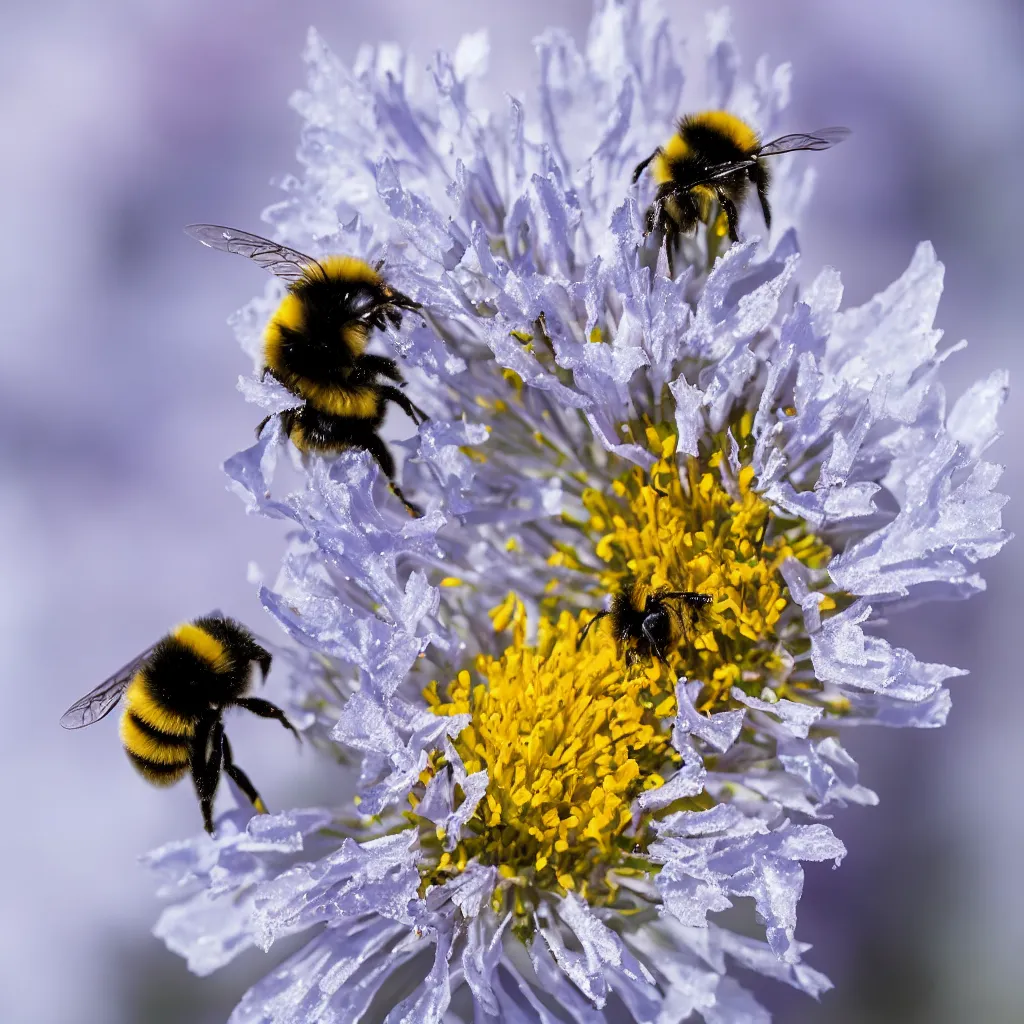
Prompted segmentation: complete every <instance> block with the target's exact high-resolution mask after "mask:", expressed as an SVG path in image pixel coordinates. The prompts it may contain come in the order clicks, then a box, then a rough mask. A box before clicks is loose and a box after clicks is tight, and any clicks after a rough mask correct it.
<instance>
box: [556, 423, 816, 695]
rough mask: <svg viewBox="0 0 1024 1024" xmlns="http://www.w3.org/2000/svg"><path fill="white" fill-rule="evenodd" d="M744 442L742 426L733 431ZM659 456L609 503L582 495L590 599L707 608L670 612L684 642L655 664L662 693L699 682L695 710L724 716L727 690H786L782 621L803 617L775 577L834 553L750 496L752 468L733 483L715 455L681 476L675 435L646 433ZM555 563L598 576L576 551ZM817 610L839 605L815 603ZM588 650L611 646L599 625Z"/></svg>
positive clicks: (604, 497)
mask: <svg viewBox="0 0 1024 1024" xmlns="http://www.w3.org/2000/svg"><path fill="white" fill-rule="evenodd" d="M736 431H737V432H738V433H739V434H740V440H741V442H742V441H743V440H744V439H745V438H746V435H748V434H749V418H745V420H744V421H743V422H741V423H740V424H738V425H737V427H736ZM647 439H648V443H649V444H650V446H651V448H652V450H653V451H654V452H655V453H656V454H658V455H659V456H660V458H659V460H658V462H657V463H656V464H655V466H654V467H653V469H652V471H651V473H650V474H649V475H646V474H644V473H643V472H641V471H640V470H639V469H637V470H633V471H630V472H628V473H627V474H626V475H625V476H623V477H621V478H620V479H618V480H616V481H615V483H614V484H613V486H612V488H611V491H612V493H610V494H605V493H602V492H599V491H596V490H589V491H586V492H585V493H584V495H583V503H584V506H585V507H586V509H587V511H588V512H589V513H590V518H589V520H588V521H586V522H584V523H582V524H580V527H581V530H582V531H583V532H584V534H585V535H586V536H587V538H588V539H589V540H590V542H591V544H592V545H593V551H594V553H595V554H596V556H597V558H598V560H599V563H600V567H599V568H598V569H597V576H598V580H599V586H598V587H597V588H596V589H595V596H597V595H600V594H606V593H615V592H616V591H618V590H620V589H621V588H622V586H623V584H624V583H625V582H626V581H627V580H629V579H631V578H632V579H635V580H637V581H639V582H640V583H641V584H643V585H645V586H646V587H648V588H650V590H651V591H658V590H669V591H697V592H699V593H701V594H707V595H709V596H710V597H711V598H712V601H711V603H710V604H709V605H707V606H705V607H703V608H701V609H700V610H688V609H687V608H686V606H685V605H676V607H677V608H679V609H680V611H679V614H680V615H681V616H682V617H683V623H682V625H683V627H684V628H683V630H682V632H683V636H682V639H681V641H680V643H679V644H677V645H676V646H675V647H674V648H673V649H672V651H671V653H669V654H668V655H667V663H665V664H663V665H662V669H663V673H664V677H665V684H664V685H668V683H667V681H668V680H670V679H671V680H674V679H675V678H676V677H677V676H685V677H686V678H688V679H691V680H701V681H702V682H703V683H704V686H703V689H702V691H701V694H700V698H699V702H698V707H699V708H700V709H701V710H704V711H710V710H719V709H720V708H721V707H724V706H728V704H729V700H730V697H729V693H730V690H731V688H732V687H733V686H740V687H742V688H743V689H744V690H746V691H747V692H748V693H751V694H753V695H757V696H760V694H761V691H762V690H763V688H764V687H766V686H768V687H771V688H772V689H773V690H775V691H776V692H777V693H779V694H780V695H781V694H785V695H786V696H793V695H794V694H793V693H791V692H789V690H788V689H787V677H788V673H789V669H790V666H791V664H792V658H791V654H792V653H793V652H791V651H787V650H786V648H785V643H784V641H785V639H786V633H787V628H786V627H787V623H788V624H789V625H790V626H791V627H792V628H791V629H790V631H791V632H794V634H795V633H796V632H799V629H798V621H799V617H798V616H794V615H790V616H787V615H786V612H787V609H788V608H789V606H790V600H789V594H788V591H787V589H786V586H785V582H784V580H783V578H782V575H781V573H780V571H779V570H780V568H781V566H782V564H783V563H784V562H785V561H786V559H788V558H795V559H797V560H799V561H801V562H803V563H804V564H805V565H807V566H808V567H810V568H813V569H819V568H823V567H824V565H825V564H826V563H827V561H828V558H829V556H830V550H829V548H828V547H827V545H825V544H824V543H823V542H822V541H820V540H819V539H818V538H817V537H815V536H814V535H813V534H810V533H808V532H807V530H806V527H804V526H802V525H800V524H796V523H789V522H785V521H783V520H781V519H778V518H777V517H776V516H775V515H774V513H773V512H772V510H771V508H770V507H769V506H768V505H767V504H766V503H765V502H764V501H763V500H762V499H761V498H760V497H759V496H758V495H757V494H756V493H755V492H754V491H753V490H752V489H751V485H752V483H753V479H754V470H753V468H752V467H750V466H744V467H743V468H742V469H740V470H739V472H738V473H737V474H735V476H733V475H732V474H730V473H728V472H727V470H726V466H725V462H724V460H723V459H722V458H721V456H720V455H716V456H713V457H712V458H711V459H709V460H707V462H706V463H705V464H704V465H702V464H701V463H700V462H699V461H698V460H696V459H691V460H689V462H688V463H687V464H686V467H685V470H684V473H683V475H682V476H681V475H680V472H679V470H678V469H677V463H676V459H675V457H674V455H675V440H676V439H675V436H674V435H671V434H670V435H668V436H660V435H659V433H658V432H657V431H655V430H653V429H651V430H649V431H648V438H647ZM551 562H552V564H556V565H564V566H568V567H571V568H575V569H579V570H582V571H585V572H593V571H594V569H593V568H592V567H591V566H588V565H586V564H585V563H584V562H583V561H582V560H581V559H580V558H579V557H578V554H577V552H576V550H575V549H574V548H572V547H570V546H568V545H562V546H560V547H559V550H558V551H557V552H556V553H555V555H554V556H552V558H551ZM821 602H822V603H821V609H822V611H826V612H827V611H828V610H830V609H831V608H832V607H834V601H833V599H832V598H831V597H828V596H827V595H823V596H822V598H821ZM591 635H592V636H593V637H594V639H593V640H588V641H587V646H588V647H594V648H597V647H610V646H613V645H612V641H611V639H610V637H609V636H608V633H607V632H606V629H605V627H604V626H603V624H599V626H598V627H595V629H594V630H592V632H591Z"/></svg>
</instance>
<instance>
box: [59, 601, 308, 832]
mask: <svg viewBox="0 0 1024 1024" xmlns="http://www.w3.org/2000/svg"><path fill="white" fill-rule="evenodd" d="M270 661H271V656H270V654H269V652H268V651H266V650H264V649H263V648H262V647H261V646H260V645H259V644H258V643H257V642H256V640H255V638H254V637H253V635H252V633H250V632H249V630H247V629H246V628H245V626H243V625H241V624H240V623H238V622H235V621H234V620H233V619H229V618H227V617H225V616H223V615H221V614H220V612H212V613H211V614H209V615H206V616H204V617H202V618H199V619H195V620H194V621H192V622H186V623H183V624H182V625H180V626H178V627H176V628H175V629H174V630H172V632H170V633H169V634H168V635H167V636H165V637H163V638H161V639H160V640H158V641H157V642H156V643H155V644H153V646H152V647H150V648H149V649H148V650H145V651H143V652H142V654H140V655H139V656H138V657H137V658H135V659H133V660H132V661H130V662H128V664H127V665H125V666H124V668H122V669H121V670H120V671H118V672H115V673H114V674H113V675H112V676H111V677H110V678H109V679H107V680H106V681H105V682H102V683H100V685H99V686H97V687H96V689H95V690H93V691H92V692H91V693H88V694H86V695H85V696H84V697H82V698H81V700H78V701H76V702H75V703H74V704H72V705H71V707H70V708H68V710H67V711H66V712H65V713H64V716H63V717H62V718H61V720H60V724H61V725H62V726H63V727H64V728H65V729H81V728H82V727H83V726H86V725H92V724H93V722H98V721H99V720H100V719H101V718H105V717H106V716H107V715H108V714H110V712H111V711H112V710H113V709H114V706H115V705H116V704H117V702H118V701H119V700H120V699H121V697H122V696H124V711H123V713H122V715H121V742H122V743H123V744H124V749H125V752H126V753H127V754H128V759H129V760H130V761H131V762H132V764H133V765H134V766H135V768H136V769H137V770H138V772H139V773H140V774H141V775H142V776H143V778H145V779H146V780H148V781H149V782H152V783H153V784H154V785H157V786H170V785H172V784H173V783H175V782H178V781H179V780H180V779H181V778H182V777H184V776H185V775H187V774H191V776H192V781H193V783H194V784H195V788H196V795H197V796H198V797H199V805H200V808H201V809H202V813H203V826H204V827H205V829H206V831H207V832H210V833H212V832H213V817H212V814H213V798H214V795H215V794H216V792H217V784H218V783H219V782H220V775H221V771H225V772H227V773H228V775H229V776H230V777H231V778H232V779H234V781H235V783H236V784H237V785H238V788H239V789H241V790H242V792H243V793H245V795H246V796H247V797H248V798H249V800H251V801H252V805H253V807H255V808H256V811H257V812H258V813H259V814H266V813H267V808H266V805H265V804H264V803H263V800H262V799H261V798H260V795H259V793H257V792H256V787H255V786H253V784H252V782H250V781H249V776H248V775H246V774H245V772H243V771H242V769H241V768H239V767H238V765H236V764H235V762H234V758H233V757H232V754H231V744H230V743H229V742H228V738H227V736H226V735H225V734H224V723H223V721H222V716H223V714H224V711H225V709H226V708H228V707H239V708H245V710H247V711H251V712H252V713H253V714H254V715H259V716H260V717H261V718H275V719H277V721H279V722H280V723H281V724H282V725H283V726H284V727H285V728H286V729H290V730H291V731H292V733H294V734H295V737H296V738H298V735H299V734H298V733H297V732H296V731H295V727H294V726H293V725H292V724H291V722H289V721H288V719H287V718H286V717H285V714H284V712H283V711H282V710H281V709H280V708H279V707H277V705H276V704H271V703H270V701H268V700H262V699H261V698H259V697H247V696H246V691H247V690H248V689H249V685H250V682H251V677H252V674H253V669H254V666H259V669H260V672H261V674H262V677H263V678H264V679H266V676H267V672H268V671H269V670H270Z"/></svg>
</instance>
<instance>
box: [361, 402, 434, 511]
mask: <svg viewBox="0 0 1024 1024" xmlns="http://www.w3.org/2000/svg"><path fill="white" fill-rule="evenodd" d="M389 390H391V391H394V392H395V394H396V395H401V396H402V398H405V395H402V392H401V391H398V390H397V389H396V388H390V389H389ZM349 444H351V445H354V446H355V447H357V448H363V449H365V450H366V451H368V452H369V453H370V454H371V455H372V456H373V457H374V459H376V460H377V465H378V466H380V470H381V472H382V473H383V474H384V475H385V476H386V477H387V478H388V483H389V486H390V487H391V493H392V494H394V496H395V497H396V498H397V499H398V500H399V501H400V502H401V503H402V504H403V505H404V506H405V507H406V508H407V509H408V510H409V514H410V515H412V516H414V517H415V518H416V519H419V518H420V517H421V516H422V515H423V510H422V509H421V508H420V507H419V506H418V505H414V504H413V503H412V502H411V501H409V500H408V498H406V496H405V495H404V494H403V493H402V488H401V487H399V486H398V484H396V483H395V460H394V458H392V456H391V452H389V451H388V446H387V445H386V444H385V443H384V441H383V440H382V439H381V437H380V436H379V435H378V434H375V433H374V432H373V431H372V430H367V431H365V432H364V433H362V434H356V435H354V436H353V437H352V438H351V440H350V441H349Z"/></svg>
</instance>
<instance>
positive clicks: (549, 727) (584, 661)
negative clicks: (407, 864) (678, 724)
mask: <svg viewBox="0 0 1024 1024" xmlns="http://www.w3.org/2000/svg"><path fill="white" fill-rule="evenodd" d="M492 614H493V617H494V621H495V627H496V628H498V629H502V628H504V627H505V626H507V625H508V624H509V622H511V625H512V643H511V645H510V646H509V647H508V648H507V649H506V650H505V652H504V653H503V654H502V655H501V657H500V658H494V657H491V656H485V655H481V656H479V657H478V658H477V660H476V664H475V666H474V671H473V672H468V671H463V672H460V673H459V676H458V678H457V679H456V680H455V681H453V682H452V683H451V684H450V685H449V686H448V687H447V689H446V692H445V694H444V695H443V696H442V695H441V693H440V692H439V689H438V685H437V683H436V682H434V683H431V684H430V686H429V687H428V688H427V689H426V691H425V696H426V699H427V701H428V703H429V704H430V706H431V709H432V710H433V711H434V713H435V714H438V715H457V714H464V713H467V712H468V713H469V714H470V715H472V721H471V723H470V725H468V726H467V727H466V728H465V729H464V730H463V731H462V732H461V733H460V734H459V736H458V737H457V739H456V740H455V743H454V745H455V748H456V749H457V751H458V753H459V756H460V757H461V758H462V759H463V762H464V763H465V766H466V770H467V771H469V772H474V771H479V770H480V769H486V770H487V772H488V776H489V784H488V787H487V792H486V794H485V796H484V798H483V799H482V800H481V801H480V804H479V805H478V807H477V810H476V813H475V814H474V816H473V817H472V818H471V820H470V822H469V826H468V828H467V829H466V830H464V832H463V838H462V841H461V842H460V843H459V844H458V847H457V848H456V849H455V850H454V851H453V852H451V853H448V852H441V853H440V856H439V861H438V864H437V867H436V869H435V870H434V871H433V873H432V875H431V876H430V878H429V879H427V881H430V882H439V881H441V880H443V878H444V877H445V875H446V874H448V873H450V872H455V871H459V870H461V868H462V867H464V866H465V864H466V862H467V861H468V860H469V859H471V858H474V857H475V858H477V859H478V860H479V861H480V862H481V863H484V864H495V865H498V866H499V867H500V870H501V872H502V874H503V875H504V877H505V878H515V879H516V880H517V885H518V888H517V889H516V893H517V895H516V899H517V901H519V902H521V901H522V899H523V895H522V894H523V892H524V891H527V890H528V889H529V888H530V887H537V888H539V889H547V890H551V889H561V890H568V889H575V890H576V891H577V892H580V893H581V894H582V895H583V896H585V897H586V898H587V899H589V900H590V901H591V902H607V901H608V900H609V899H611V898H612V896H613V895H614V892H615V883H614V880H613V879H611V878H609V877H608V869H609V868H612V867H615V868H617V869H618V870H619V871H620V873H623V872H625V873H628V872H629V871H630V870H631V869H630V866H629V859H630V854H631V852H632V850H633V848H634V846H635V844H636V843H637V842H638V841H639V837H638V836H637V835H636V834H635V832H634V830H633V828H632V809H631V803H632V801H633V799H634V797H635V796H636V795H637V794H638V793H639V792H641V791H642V790H644V789H651V788H653V787H655V786H660V785H661V784H662V782H663V781H664V778H663V775H662V774H661V773H663V772H665V771H666V770H667V769H671V768H673V767H674V766H675V765H676V764H678V757H677V755H676V754H675V752H674V751H673V749H672V747H671V745H670V742H669V729H668V728H667V723H666V722H664V719H666V718H669V717H670V716H672V715H674V713H675V699H674V698H673V697H671V696H668V697H667V698H666V697H664V696H662V698H661V699H660V700H659V701H658V702H657V704H655V703H654V702H653V701H652V700H651V699H650V697H649V690H650V685H651V683H652V682H653V680H651V679H648V675H653V676H657V675H658V669H657V668H651V669H650V670H649V672H648V673H646V674H645V672H644V671H639V672H633V673H628V674H627V673H625V672H623V670H622V663H621V661H619V660H618V659H617V657H616V655H615V649H614V647H613V646H609V645H587V646H585V647H584V649H583V650H582V651H578V650H577V639H578V636H579V630H580V622H579V620H578V619H577V618H575V617H574V616H572V615H571V614H569V613H568V612H563V613H562V614H561V615H560V616H559V617H558V619H557V621H551V620H550V619H547V618H543V619H541V621H540V623H539V629H538V638H537V643H536V646H531V645H527V643H526V614H525V610H524V608H523V606H522V604H521V603H520V602H519V601H518V600H516V599H515V598H514V597H512V596H511V595H510V597H509V599H508V600H507V601H506V602H505V604H504V605H502V606H499V608H497V609H495V611H494V613H492ZM518 910H519V911H520V912H521V910H522V907H521V906H520V907H518Z"/></svg>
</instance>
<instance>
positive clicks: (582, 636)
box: [576, 611, 608, 651]
mask: <svg viewBox="0 0 1024 1024" xmlns="http://www.w3.org/2000/svg"><path fill="white" fill-rule="evenodd" d="M607 614H608V613H607V612H606V611H600V612H598V613H597V614H596V615H595V616H594V617H593V618H592V619H589V620H588V621H587V624H586V625H585V626H584V627H583V629H581V630H580V635H579V636H578V637H577V638H576V650H577V651H578V650H579V649H580V648H581V647H582V646H583V641H584V640H585V639H586V636H587V634H588V633H589V632H590V627H591V626H593V625H594V623H595V622H597V620H598V619H603V618H604V617H605V616H606V615H607Z"/></svg>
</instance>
